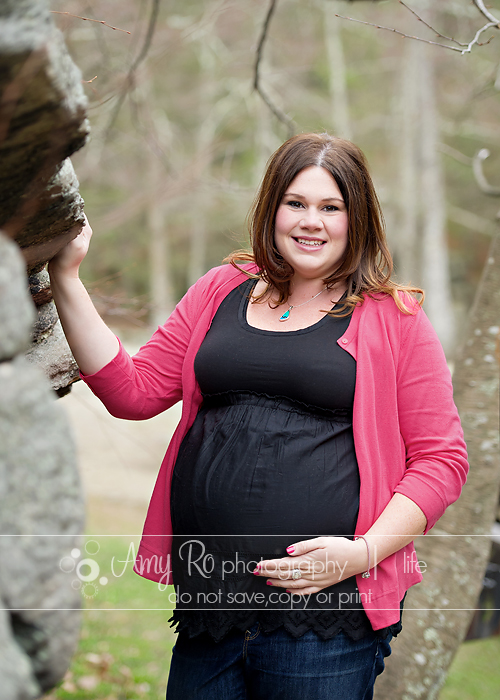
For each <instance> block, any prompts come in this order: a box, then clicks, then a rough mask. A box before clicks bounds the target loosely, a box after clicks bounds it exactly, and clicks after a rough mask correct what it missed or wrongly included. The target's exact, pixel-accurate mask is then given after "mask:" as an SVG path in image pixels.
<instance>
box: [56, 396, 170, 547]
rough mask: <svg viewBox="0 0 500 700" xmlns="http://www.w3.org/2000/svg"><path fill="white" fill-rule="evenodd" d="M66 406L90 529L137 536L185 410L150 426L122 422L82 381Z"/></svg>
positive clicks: (148, 423) (64, 402)
mask: <svg viewBox="0 0 500 700" xmlns="http://www.w3.org/2000/svg"><path fill="white" fill-rule="evenodd" d="M61 405H62V406H63V408H64V410H65V411H66V412H67V414H68V417H69V420H70V422H71V426H72V429H73V433H74V437H75V441H76V443H77V449H78V457H79V468H80V474H81V479H82V483H83V489H84V493H85V497H86V500H87V513H88V518H87V527H91V528H92V529H93V530H94V528H95V527H96V526H98V524H99V525H100V527H104V526H105V525H107V526H106V530H108V529H109V528H111V531H112V532H111V533H110V534H122V533H124V532H125V531H126V534H131V533H130V532H129V530H130V526H132V525H134V529H135V530H136V533H135V534H138V533H137V528H138V527H139V523H140V524H141V525H142V521H143V520H144V516H145V514H146V508H147V504H148V502H149V498H150V496H151V492H152V490H153V487H154V483H155V480H156V475H157V473H158V469H159V467H160V464H161V460H162V459H163V456H164V454H165V451H166V449H167V446H168V442H169V440H170V438H171V436H172V433H173V431H174V429H175V426H176V425H177V422H178V420H179V418H180V411H181V405H180V404H178V405H177V406H174V407H173V408H171V409H170V410H168V411H166V412H165V413H163V414H161V415H159V416H156V417H155V418H152V419H150V420H147V421H137V422H136V421H124V420H119V419H117V418H113V416H111V415H109V413H108V412H107V411H106V409H105V408H104V406H103V405H102V404H101V402H100V401H99V400H98V399H97V398H96V397H95V396H94V395H93V393H92V392H91V391H90V389H89V388H88V387H87V386H86V384H84V383H83V382H77V383H76V384H75V385H74V386H73V389H72V391H71V393H70V394H69V396H66V397H64V399H62V400H61Z"/></svg>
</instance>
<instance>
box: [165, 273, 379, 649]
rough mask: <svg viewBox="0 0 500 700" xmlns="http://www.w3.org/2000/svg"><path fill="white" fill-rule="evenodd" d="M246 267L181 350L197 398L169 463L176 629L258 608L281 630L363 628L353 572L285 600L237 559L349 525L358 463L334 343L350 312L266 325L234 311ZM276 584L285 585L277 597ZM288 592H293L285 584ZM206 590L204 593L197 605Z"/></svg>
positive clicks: (216, 623)
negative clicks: (279, 328)
mask: <svg viewBox="0 0 500 700" xmlns="http://www.w3.org/2000/svg"><path fill="white" fill-rule="evenodd" d="M254 285H255V282H254V281H253V280H249V281H247V282H245V283H243V284H242V285H240V286H239V287H238V288H237V289H235V290H233V291H232V292H231V293H230V294H229V295H228V296H227V297H226V299H224V301H223V302H222V304H221V305H220V307H219V309H218V311H217V313H216V315H215V317H214V319H213V322H212V325H211V327H210V330H209V331H208V333H207V335H206V337H205V340H204V341H203V343H202V345H201V347H200V349H199V351H198V354H197V357H196V359H195V373H196V378H197V380H198V382H199V385H200V388H201V390H202V393H203V394H204V403H203V405H202V407H201V409H200V411H199V413H198V415H197V417H196V419H195V422H194V424H193V426H192V427H191V429H190V431H189V432H188V434H187V435H186V437H185V438H184V441H183V443H182V445H181V449H180V451H179V455H178V458H177V461H176V465H175V468H174V474H173V480H172V491H171V510H172V523H173V532H174V547H173V560H172V563H173V577H174V585H175V586H176V590H177V592H178V594H179V595H181V597H183V598H182V600H181V601H180V602H178V604H177V609H176V610H175V612H174V616H173V620H174V623H179V627H178V631H186V632H187V633H188V634H189V635H190V636H194V635H196V634H199V633H201V632H203V631H208V632H209V633H210V634H211V635H212V637H213V638H214V639H216V640H217V639H220V638H222V637H223V636H224V635H225V634H226V633H227V632H228V631H229V630H230V629H231V628H237V629H242V630H244V629H247V628H248V627H249V626H251V625H252V624H254V623H255V621H259V622H260V623H261V626H262V627H263V629H264V631H272V630H273V629H276V628H277V627H280V626H284V627H285V629H286V630H287V631H288V632H289V633H290V634H292V635H293V636H300V635H301V634H302V633H303V632H305V631H306V630H307V629H314V630H315V631H316V632H317V633H318V634H319V635H320V636H321V637H323V638H330V637H332V636H334V634H336V632H338V631H339V630H340V629H343V630H344V631H345V632H346V633H347V634H348V635H349V636H350V637H351V638H353V639H359V638H361V637H362V636H365V635H366V634H367V633H369V632H371V630H372V628H371V625H370V623H369V621H368V618H367V617H366V614H365V613H364V611H363V607H362V603H361V600H360V597H359V593H358V591H357V587H356V582H355V578H350V579H347V580H345V581H342V582H339V583H337V584H335V585H333V586H330V587H329V588H327V589H324V590H323V591H321V592H320V594H317V595H315V596H311V597H310V598H309V599H307V600H301V601H300V602H297V600H295V602H293V603H292V602H291V601H290V598H289V596H288V598H287V600H286V601H285V600H284V597H281V598H280V599H279V600H276V595H275V596H274V599H273V598H272V596H273V594H276V593H277V591H278V590H279V592H280V593H283V589H275V588H272V587H267V586H266V585H265V580H264V579H263V578H260V577H254V576H252V574H251V571H252V570H253V568H254V563H253V562H256V561H259V559H269V558H275V557H282V556H286V551H285V550H286V547H287V546H288V545H289V544H292V543H293V542H297V541H299V540H300V539H309V538H311V537H317V536H321V535H338V536H347V537H352V536H353V534H354V529H355V525H356V519H357V513H358V507H359V472H358V467H357V462H356V455H355V451H354V442H353V435H352V405H353V399H354V387H355V380H356V363H355V360H354V359H353V358H352V356H351V355H349V354H348V353H347V352H346V351H345V350H343V349H341V348H340V347H339V346H338V345H337V340H338V339H339V338H340V337H341V336H342V335H343V334H344V332H345V331H346V329H347V327H348V325H349V321H350V318H349V317H346V318H337V317H332V316H325V317H324V318H322V319H321V320H320V321H318V322H317V323H315V324H314V325H313V326H310V327H309V328H305V329H302V330H298V331H288V332H275V331H265V330H260V329H257V328H253V327H251V326H250V325H249V324H248V323H247V321H246V310H247V305H248V297H249V293H250V292H251V290H252V289H253V286H254ZM285 597H287V596H285ZM295 599H297V596H295ZM207 603H210V604H209V605H208V604H207Z"/></svg>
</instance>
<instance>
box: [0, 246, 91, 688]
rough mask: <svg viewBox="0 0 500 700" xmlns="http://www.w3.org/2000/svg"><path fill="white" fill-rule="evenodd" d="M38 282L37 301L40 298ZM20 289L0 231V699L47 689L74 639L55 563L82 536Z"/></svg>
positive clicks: (74, 625)
mask: <svg viewBox="0 0 500 700" xmlns="http://www.w3.org/2000/svg"><path fill="white" fill-rule="evenodd" d="M42 277H43V276H42ZM39 281H40V285H39V287H38V292H37V293H36V294H35V295H34V296H35V298H37V299H38V300H40V301H47V293H46V291H45V289H46V288H45V287H44V286H43V278H42V279H41V280H39ZM27 286H28V285H27V279H26V273H25V267H24V262H23V259H22V256H21V253H20V252H19V249H18V247H17V245H16V244H15V243H13V242H11V241H9V240H8V239H6V238H5V237H4V236H3V235H2V234H0V321H1V324H2V335H1V336H0V339H1V341H0V342H1V345H0V347H1V349H2V358H1V359H2V361H1V362H0V534H1V535H2V536H1V537H0V608H1V609H2V610H1V614H0V697H1V700H32V699H33V698H38V697H40V695H41V694H42V692H43V691H45V690H47V689H49V688H51V687H53V686H54V685H55V683H57V681H58V680H60V678H62V676H63V675H64V673H65V671H66V669H67V667H68V665H69V662H70V659H71V656H72V654H73V652H74V649H75V647H76V644H77V641H78V632H79V608H80V594H79V592H78V591H76V590H74V589H73V587H72V586H71V582H70V579H69V577H68V576H67V574H66V572H65V571H63V570H62V568H61V566H60V562H61V560H62V559H63V558H64V557H67V556H68V554H69V553H70V552H71V551H72V549H73V548H75V547H77V546H78V545H79V544H80V533H81V532H82V529H83V502H82V497H81V489H80V483H79V479H78V473H77V469H76V458H75V448H74V445H73V440H72V436H71V431H70V427H69V425H68V423H67V419H66V416H65V414H64V413H63V411H62V409H61V407H60V406H59V405H57V402H56V398H55V396H54V392H53V391H51V389H50V388H49V386H48V384H47V381H46V379H45V377H44V376H43V374H42V372H41V370H40V369H39V368H37V367H35V366H34V365H32V364H30V363H29V362H28V361H27V360H26V358H25V357H24V352H25V350H26V347H27V345H28V342H29V338H30V332H31V325H32V324H31V321H32V318H33V302H32V300H31V298H30V295H29V294H28V292H27ZM48 304H49V305H50V302H48ZM43 306H47V303H46V304H44V305H43ZM41 335H42V336H43V333H41ZM42 342H43V341H42Z"/></svg>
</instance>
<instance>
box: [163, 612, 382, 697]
mask: <svg viewBox="0 0 500 700" xmlns="http://www.w3.org/2000/svg"><path fill="white" fill-rule="evenodd" d="M389 641H390V637H389V638H388V639H387V640H382V639H379V638H378V637H377V636H376V635H375V634H370V635H369V636H367V637H364V638H363V639H360V640H359V641H357V642H353V641H352V640H351V639H350V638H349V637H348V636H347V635H345V634H344V633H343V632H340V633H339V634H337V635H336V636H335V637H333V638H332V639H328V640H326V641H325V640H322V639H320V638H319V637H318V636H317V634H316V633H315V632H313V631H312V630H310V631H309V632H306V634H304V635H303V636H302V637H300V638H299V639H294V638H293V637H291V636H290V635H289V634H288V633H287V632H286V631H285V630H284V629H278V630H276V631H275V632H273V633H271V634H267V635H265V634H263V633H262V632H261V631H260V627H259V625H258V624H256V625H254V626H253V627H251V628H250V629H249V630H247V631H246V632H237V631H233V632H231V633H229V634H228V635H227V637H225V638H224V639H223V640H222V641H221V642H214V641H213V640H212V638H211V637H210V636H209V635H208V633H204V634H202V635H200V636H198V637H194V638H193V639H189V637H188V636H187V635H185V634H183V633H181V634H179V638H178V640H177V642H176V644H175V646H174V650H173V656H172V664H171V667H170V675H169V679H168V686H167V700H280V699H281V698H282V699H283V700H312V699H313V698H314V700H347V699H348V700H371V698H373V686H374V683H375V679H376V677H377V676H378V675H379V674H380V673H382V671H383V670H384V657H386V656H389V654H390V653H391V647H390V644H389Z"/></svg>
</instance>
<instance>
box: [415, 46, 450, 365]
mask: <svg viewBox="0 0 500 700" xmlns="http://www.w3.org/2000/svg"><path fill="white" fill-rule="evenodd" d="M420 57H421V66H420V90H421V106H420V114H421V130H422V131H421V153H422V173H421V175H422V185H421V192H422V228H423V230H422V277H423V286H424V289H425V292H426V302H425V310H426V313H427V315H428V316H429V319H430V321H431V323H432V325H433V326H434V328H435V329H436V332H437V334H438V336H439V339H440V341H441V343H442V345H443V348H444V351H445V353H446V355H447V357H449V356H450V355H451V353H452V352H453V350H454V342H455V323H454V312H453V303H452V300H451V286H450V272H449V260H448V244H447V240H446V194H445V187H444V174H443V167H442V163H441V155H440V153H439V152H438V144H439V124H438V119H439V115H438V113H437V107H436V85H435V79H434V55H433V54H432V53H431V50H430V49H429V47H426V46H424V47H421V52H420Z"/></svg>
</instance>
